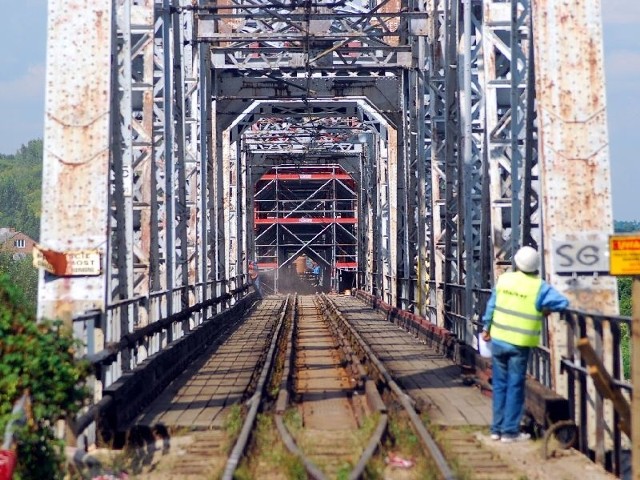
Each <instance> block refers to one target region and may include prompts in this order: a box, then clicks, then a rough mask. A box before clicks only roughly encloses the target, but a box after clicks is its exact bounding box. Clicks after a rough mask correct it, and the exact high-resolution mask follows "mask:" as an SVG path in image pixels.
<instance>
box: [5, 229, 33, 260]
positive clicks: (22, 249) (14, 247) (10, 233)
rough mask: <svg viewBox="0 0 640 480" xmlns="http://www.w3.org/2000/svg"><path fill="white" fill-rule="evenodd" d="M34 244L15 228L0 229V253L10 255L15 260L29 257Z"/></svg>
mask: <svg viewBox="0 0 640 480" xmlns="http://www.w3.org/2000/svg"><path fill="white" fill-rule="evenodd" d="M35 244H36V242H35V240H33V239H32V238H31V237H29V236H28V235H25V234H24V233H22V232H18V231H16V229H15V228H5V227H0V252H9V253H11V254H12V255H13V258H14V259H15V260H18V259H20V258H25V257H26V256H27V255H31V252H32V251H33V246H34V245H35Z"/></svg>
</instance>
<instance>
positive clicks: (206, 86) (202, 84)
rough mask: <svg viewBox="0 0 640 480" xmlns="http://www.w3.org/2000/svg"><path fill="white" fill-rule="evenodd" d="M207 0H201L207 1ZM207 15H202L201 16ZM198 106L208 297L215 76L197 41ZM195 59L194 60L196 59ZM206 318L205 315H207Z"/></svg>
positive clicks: (202, 253)
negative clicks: (213, 87) (213, 89)
mask: <svg viewBox="0 0 640 480" xmlns="http://www.w3.org/2000/svg"><path fill="white" fill-rule="evenodd" d="M204 2H205V0H200V4H204ZM203 17H204V18H205V19H206V16H204V15H201V17H200V18H203ZM196 36H197V34H196ZM197 48H198V62H197V66H198V76H197V78H198V89H197V95H198V98H197V100H198V108H197V117H196V123H197V127H198V138H197V146H196V148H197V152H198V241H199V243H198V249H197V252H198V266H199V269H198V281H199V282H200V283H201V285H202V287H201V301H203V302H204V301H206V300H207V299H209V298H212V297H214V296H215V292H214V291H213V290H212V289H211V290H210V287H209V285H208V283H209V281H211V280H216V274H215V270H214V268H213V266H214V262H215V257H213V246H212V242H213V241H214V239H215V236H214V232H213V231H212V229H213V219H212V213H211V210H210V209H209V205H210V201H211V198H212V197H213V193H214V189H213V175H212V173H213V169H212V168H211V165H210V159H211V157H212V155H213V153H212V152H213V149H214V146H215V137H214V136H213V132H215V130H214V127H213V125H212V123H213V120H212V119H213V114H212V112H214V111H215V110H214V109H213V107H214V104H213V102H212V77H211V53H210V50H209V46H208V45H206V44H204V43H200V44H198V47H197ZM194 63H195V62H194ZM208 316H209V310H207V311H206V312H205V317H208ZM205 319H206V318H205Z"/></svg>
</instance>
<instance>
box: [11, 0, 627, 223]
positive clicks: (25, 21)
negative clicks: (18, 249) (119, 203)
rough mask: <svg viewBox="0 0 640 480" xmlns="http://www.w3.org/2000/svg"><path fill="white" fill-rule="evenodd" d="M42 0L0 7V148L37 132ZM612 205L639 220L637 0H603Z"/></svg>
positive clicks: (40, 115)
mask: <svg viewBox="0 0 640 480" xmlns="http://www.w3.org/2000/svg"><path fill="white" fill-rule="evenodd" d="M46 10H47V2H46V0H21V2H20V6H17V4H16V5H15V6H13V7H11V8H5V9H3V11H2V16H3V18H4V21H3V28H2V29H0V65H2V68H0V113H1V114H0V153H13V152H15V151H16V150H17V149H18V148H19V147H20V146H21V145H22V144H25V143H27V142H28V141H29V140H31V139H34V138H42V125H43V105H44V65H45V45H46V32H47V27H46ZM602 15H603V21H604V49H605V71H606V79H607V101H608V119H609V139H610V154H611V173H612V184H613V211H614V218H615V219H616V220H640V209H639V208H638V207H637V206H636V205H637V204H638V198H637V191H638V188H639V186H640V161H638V159H637V156H638V154H637V151H638V150H640V147H639V146H638V141H639V139H640V131H639V130H638V128H639V126H640V35H638V34H637V31H638V28H639V27H640V0H602Z"/></svg>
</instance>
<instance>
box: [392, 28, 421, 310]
mask: <svg viewBox="0 0 640 480" xmlns="http://www.w3.org/2000/svg"><path fill="white" fill-rule="evenodd" d="M407 23H408V22H407ZM404 28H405V29H406V27H404ZM407 33H408V32H407ZM414 76H415V72H414V71H412V70H411V69H403V70H402V71H401V79H402V93H403V94H402V97H401V100H402V104H401V108H402V116H401V121H400V124H399V125H398V135H399V137H400V138H401V139H402V148H398V157H399V158H398V177H397V178H398V193H397V196H398V203H399V207H400V208H399V212H398V240H399V244H398V264H397V265H398V279H397V282H396V283H397V285H398V287H399V288H400V292H399V296H398V306H399V307H400V308H402V309H404V310H407V309H409V308H411V303H412V302H411V300H412V293H413V291H412V290H413V289H412V288H411V283H412V280H411V277H412V273H413V272H412V267H413V265H414V262H415V257H416V255H415V251H416V243H415V241H416V239H415V231H416V228H417V226H416V220H415V219H416V211H415V210H416V201H415V181H412V178H411V174H412V173H414V172H415V170H414V171H413V172H412V166H415V152H416V150H417V148H416V144H415V140H416V139H415V135H413V134H415V123H416V121H415V115H416V108H415V107H416V106H415V97H414V95H413V91H412V85H413V77H414Z"/></svg>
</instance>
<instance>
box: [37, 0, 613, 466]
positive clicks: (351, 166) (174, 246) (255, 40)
mask: <svg viewBox="0 0 640 480" xmlns="http://www.w3.org/2000/svg"><path fill="white" fill-rule="evenodd" d="M48 31H49V34H48V52H47V77H46V78H47V79H46V89H47V93H46V118H45V158H44V176H43V178H44V184H43V191H44V197H43V211H42V226H41V239H42V244H41V250H42V258H43V260H42V262H43V265H45V266H46V271H45V270H43V273H42V275H41V281H40V293H39V316H40V317H57V318H63V319H65V320H67V321H69V322H71V321H73V324H74V327H75V330H76V334H77V335H78V336H79V337H80V338H82V339H84V340H85V341H86V342H87V354H89V355H90V356H92V357H91V358H93V359H94V360H95V361H96V362H97V363H98V364H100V365H101V366H102V367H101V369H100V370H99V374H98V375H97V377H96V379H95V392H96V395H95V397H96V402H100V401H105V399H107V398H108V395H109V392H110V391H112V390H113V389H114V388H115V387H114V386H115V385H118V386H122V385H125V386H126V385H127V383H126V382H127V378H129V376H130V375H131V372H134V371H137V370H139V369H142V368H144V367H145V366H146V365H148V364H149V363H150V362H151V361H152V360H153V359H155V358H156V357H158V356H161V355H162V354H163V352H165V351H171V349H172V346H173V345H175V344H176V342H178V341H179V340H180V339H182V338H183V337H187V336H190V334H191V333H192V332H196V331H199V330H200V328H199V327H201V326H202V325H203V324H204V323H206V320H207V319H208V318H210V317H211V316H212V315H214V314H218V313H221V312H224V311H227V310H229V309H231V308H234V306H237V305H241V304H242V303H243V301H244V299H245V298H246V297H247V296H248V295H250V294H251V292H252V289H251V288H249V286H248V285H249V284H248V275H247V273H248V262H249V261H250V260H253V259H255V257H256V246H255V245H256V238H255V230H254V225H253V223H254V219H256V218H257V214H258V213H259V212H255V211H254V208H255V202H254V198H253V197H254V193H255V190H254V189H255V186H256V184H258V183H259V180H260V178H261V177H262V176H263V175H267V174H268V173H269V172H271V171H273V170H274V169H276V168H278V167H280V166H283V165H289V166H291V165H293V166H296V165H297V166H299V167H301V168H308V167H310V166H319V167H321V168H325V166H327V165H340V166H341V168H343V169H344V171H346V172H348V173H349V174H350V175H351V176H352V178H353V179H354V180H355V182H356V184H357V186H356V193H357V212H355V215H354V216H355V217H357V228H355V229H354V230H353V231H349V235H350V238H351V237H354V238H356V239H357V242H355V245H354V252H353V256H354V257H355V258H354V259H352V258H350V259H349V263H350V265H351V266H352V267H353V266H354V265H353V264H354V263H355V264H356V265H355V266H356V268H357V288H358V289H360V290H362V291H365V292H367V293H369V294H371V295H373V296H374V297H377V298H378V299H380V301H382V302H384V303H386V304H388V305H391V306H393V307H396V308H399V309H403V310H408V311H410V312H412V313H415V314H418V315H420V316H422V317H426V318H427V319H428V320H429V321H431V322H432V323H434V324H436V325H438V326H441V327H445V328H447V329H448V330H450V331H451V332H453V334H455V335H456V337H457V338H458V340H459V341H460V342H463V343H466V344H468V345H475V344H474V333H475V331H476V328H477V322H478V320H479V317H480V315H481V314H482V310H483V308H484V300H485V299H486V294H487V290H488V289H489V288H490V286H491V285H492V281H493V280H494V279H495V278H496V277H497V276H498V275H499V274H500V273H501V272H503V271H504V270H505V269H506V268H508V267H510V266H511V263H512V255H513V253H514V252H515V251H516V250H517V248H519V247H520V246H522V245H533V246H535V247H537V248H538V249H539V250H540V251H541V252H542V253H543V257H544V275H545V277H546V278H547V279H548V280H550V281H551V282H552V283H553V284H554V285H556V286H557V287H558V288H559V289H560V290H561V291H563V292H564V293H566V294H567V295H568V296H569V297H570V299H571V302H572V307H573V308H575V309H579V310H581V311H586V312H594V315H592V316H590V317H588V318H589V321H588V322H587V327H588V329H590V330H589V332H592V331H595V332H596V334H593V333H590V335H596V337H597V338H598V342H599V343H598V342H596V343H597V344H598V347H597V348H598V349H599V352H600V353H601V354H602V355H603V356H604V358H605V364H606V365H607V366H608V367H610V368H614V367H615V365H618V371H619V357H618V350H617V349H618V347H619V345H618V343H616V341H615V336H612V335H611V334H609V333H607V332H608V330H606V329H605V332H604V333H603V332H602V328H600V327H598V325H601V324H600V323H598V322H599V321H600V320H599V319H600V318H601V317H600V316H603V317H602V318H605V317H606V318H609V316H611V315H615V314H617V298H616V283H615V279H614V278H612V277H609V276H607V275H603V273H606V272H603V271H601V270H602V269H599V268H596V267H592V266H590V265H583V264H580V262H579V259H577V257H575V256H571V255H569V254H570V253H571V252H572V250H571V248H573V247H574V246H580V245H591V244H593V245H596V247H594V248H595V251H596V253H597V252H598V248H597V245H600V243H598V242H601V241H602V238H603V237H605V238H606V236H607V235H608V234H609V233H611V232H612V224H613V220H612V208H611V186H610V171H609V149H608V133H607V126H606V108H605V107H606V105H605V89H604V72H603V52H602V32H601V17H600V2H599V1H597V0H571V1H569V0H507V1H501V0H484V1H480V0H300V1H298V0H220V1H218V2H211V1H203V0H155V1H154V0H72V1H70V0H64V1H63V0H50V1H49V29H48ZM294 208H295V207H294ZM334 223H335V217H334ZM303 243H304V242H303ZM558 245H564V246H565V247H567V248H568V249H565V250H563V251H565V252H569V253H567V255H565V257H566V258H569V260H571V261H572V262H575V264H576V265H577V266H576V267H575V268H565V267H566V266H565V267H562V268H561V266H562V265H564V264H563V263H562V262H561V261H559V260H562V259H564V258H565V257H559V256H558V254H557V253H556V252H557V251H558V250H557V248H558ZM600 255H604V253H603V252H602V251H601V252H600ZM282 261H284V260H282ZM330 261H334V262H335V259H333V260H330ZM278 262H281V261H278ZM565 263H566V262H565ZM578 264H580V265H578ZM279 265H280V263H279ZM595 312H597V313H598V315H595ZM599 315H600V316H599ZM581 318H582V317H581ZM614 323H615V322H614ZM604 324H606V325H608V324H609V322H604ZM594 325H595V326H594ZM549 327H550V328H549V332H550V333H549V335H548V338H545V339H544V340H545V345H544V347H543V348H541V349H540V351H539V361H538V363H537V365H538V366H539V365H542V367H543V368H541V369H540V371H543V373H540V375H539V378H540V379H541V380H542V381H543V383H546V384H547V386H552V387H554V388H555V389H556V390H558V391H559V392H560V393H563V392H564V393H565V394H566V389H567V387H566V386H564V387H563V386H562V385H563V382H562V381H561V380H560V379H561V378H562V375H561V373H560V365H561V362H560V360H561V358H563V356H565V355H567V348H568V346H567V342H566V338H567V336H566V332H565V330H564V327H563V326H562V325H561V324H559V323H558V322H553V324H551V325H550V326H549ZM598 332H599V333H598ZM612 338H613V340H612ZM569 347H571V345H569ZM572 355H574V352H573V351H570V352H569V357H570V358H572V359H574V360H575V362H576V363H575V364H576V365H578V364H579V360H580V357H579V354H577V353H576V354H575V355H576V356H572ZM185 361H186V360H185ZM614 370H615V368H614ZM618 373H619V372H618ZM155 378H156V380H155V381H156V382H157V383H156V385H157V387H158V388H161V387H162V386H163V382H164V384H166V379H164V377H162V378H159V377H155ZM167 378H168V377H167ZM564 383H566V382H564ZM154 388H155V387H153V388H150V389H149V391H152V390H153V389H154ZM110 389H111V390H110ZM585 391H586V392H587V393H586V395H587V396H592V397H593V398H596V392H595V390H594V388H593V385H591V384H589V385H588V387H585ZM147 393H149V392H147ZM132 395H134V394H133V393H132ZM585 398H586V397H585ZM589 398H591V397H589ZM101 399H102V400H101ZM598 402H599V403H598ZM596 404H597V405H596ZM594 405H595V407H594V409H591V410H589V413H588V415H589V417H588V418H589V422H591V423H590V424H591V425H592V426H593V424H594V423H593V421H592V419H593V418H596V419H597V420H598V421H602V422H608V423H607V424H610V425H612V424H613V411H612V408H611V406H610V405H609V404H608V403H607V402H604V401H603V400H602V399H601V398H600V400H598V401H595V404H594ZM585 415H586V414H585ZM585 418H587V417H585ZM595 423H596V424H597V422H595ZM590 428H591V427H590ZM598 431H600V430H598ZM607 432H608V433H607V434H606V435H605V434H602V435H600V434H598V433H597V432H595V433H594V432H591V433H589V435H587V437H588V438H587V440H586V441H587V445H585V449H587V450H589V451H591V452H594V451H595V452H596V457H598V458H604V456H605V455H606V452H608V451H610V449H611V448H612V447H611V443H612V442H613V443H616V440H615V438H613V436H615V435H613V434H611V431H609V430H608V431H607ZM601 433H602V432H601ZM89 435H90V434H89ZM612 435H613V436H612ZM605 437H606V438H605ZM617 438H618V440H617V443H618V444H619V443H620V442H619V436H618V437H617Z"/></svg>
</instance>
